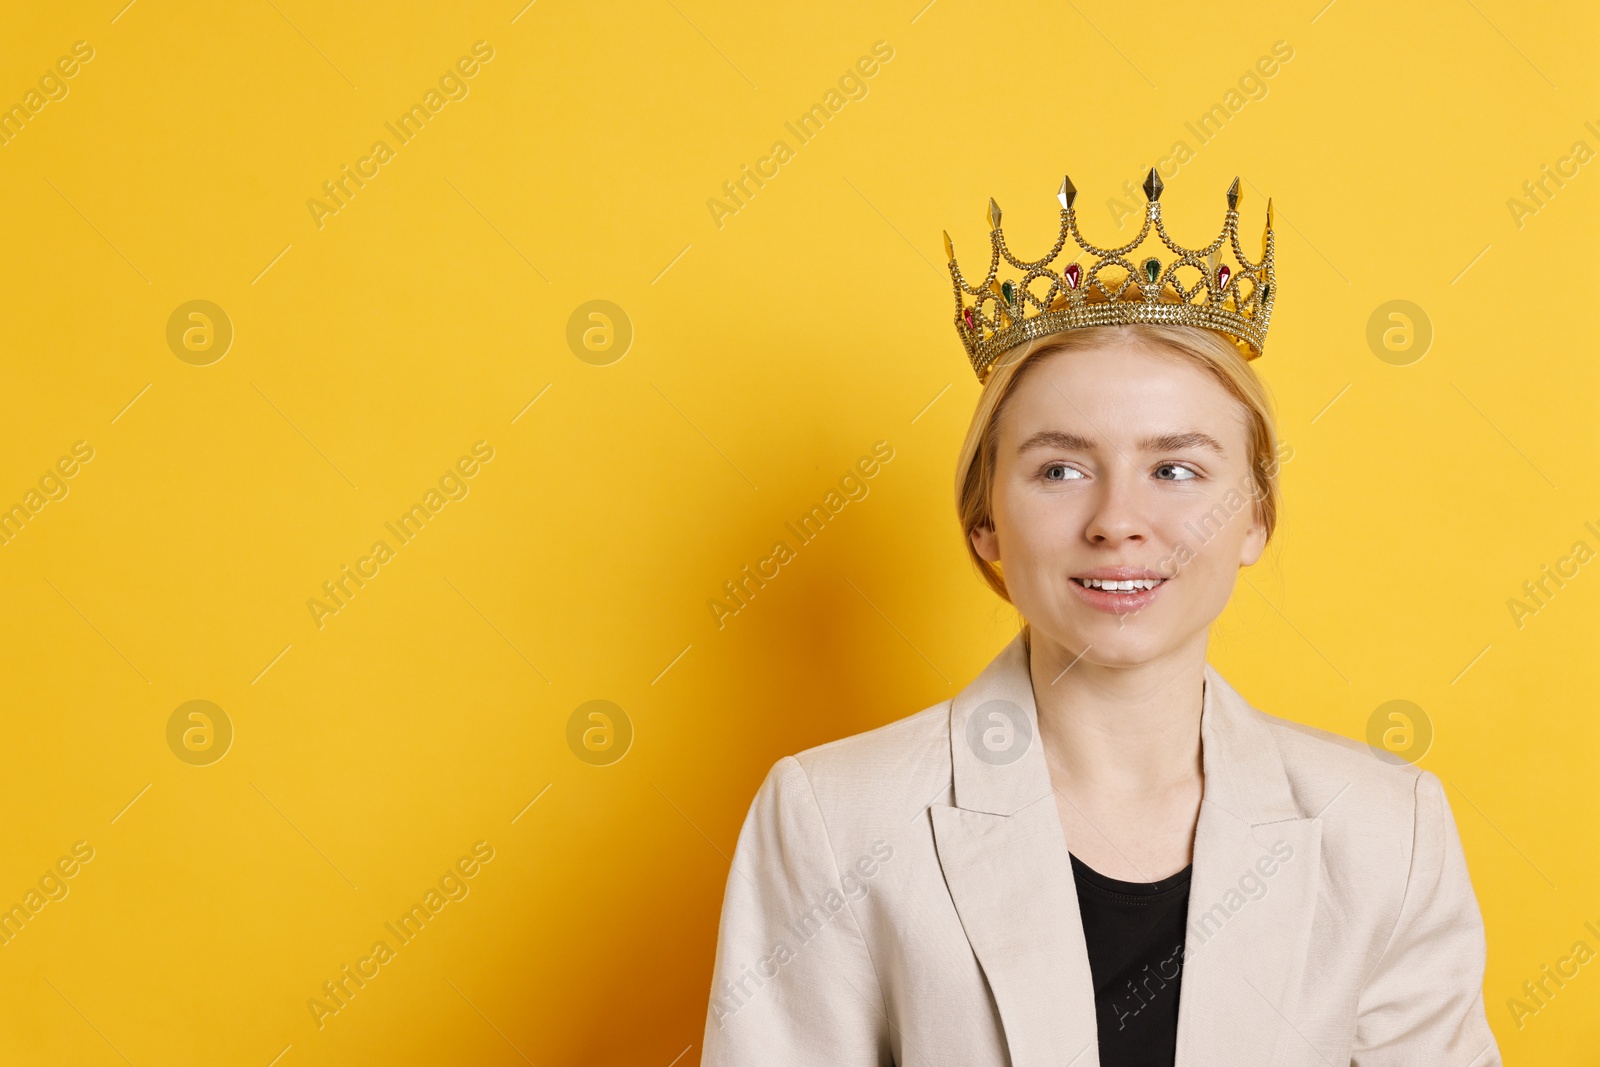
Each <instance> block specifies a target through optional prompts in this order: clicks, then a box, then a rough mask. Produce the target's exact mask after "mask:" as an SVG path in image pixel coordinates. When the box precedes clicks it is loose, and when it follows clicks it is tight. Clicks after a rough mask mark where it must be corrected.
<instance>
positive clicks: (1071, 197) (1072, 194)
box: [1056, 174, 1078, 211]
mask: <svg viewBox="0 0 1600 1067" xmlns="http://www.w3.org/2000/svg"><path fill="white" fill-rule="evenodd" d="M1056 199H1057V200H1059V201H1061V207H1062V209H1063V210H1065V211H1071V210H1072V205H1073V203H1074V202H1075V201H1076V200H1077V199H1078V187H1077V186H1076V185H1073V184H1072V179H1071V178H1070V177H1068V176H1067V175H1065V174H1063V175H1062V176H1061V188H1060V189H1059V190H1057V191H1056Z"/></svg>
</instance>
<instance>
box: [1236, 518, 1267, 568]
mask: <svg viewBox="0 0 1600 1067" xmlns="http://www.w3.org/2000/svg"><path fill="white" fill-rule="evenodd" d="M1266 548H1267V526H1266V523H1264V522H1262V521H1261V509H1260V508H1255V509H1253V514H1252V516H1251V519H1250V526H1249V528H1248V529H1246V530H1245V532H1244V540H1243V541H1241V542H1240V543H1239V566H1241V567H1250V566H1254V564H1255V562H1256V561H1257V560H1258V559H1260V558H1261V553H1263V552H1265V551H1266Z"/></svg>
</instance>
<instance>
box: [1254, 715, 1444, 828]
mask: <svg viewBox="0 0 1600 1067" xmlns="http://www.w3.org/2000/svg"><path fill="white" fill-rule="evenodd" d="M1252 711H1254V712H1255V715H1256V716H1257V720H1258V721H1259V722H1261V723H1262V724H1263V725H1265V726H1266V727H1267V729H1268V731H1269V732H1270V733H1271V734H1272V737H1273V739H1274V740H1275V741H1276V742H1277V745H1278V753H1279V755H1280V756H1282V758H1283V769H1284V772H1285V773H1286V774H1287V775H1288V776H1289V780H1290V783H1291V785H1292V786H1293V785H1296V784H1298V783H1306V784H1312V783H1317V784H1320V783H1322V782H1325V781H1332V780H1338V781H1339V782H1340V783H1341V784H1343V783H1350V784H1351V785H1352V786H1353V787H1358V788H1360V789H1361V790H1362V791H1363V792H1373V793H1376V794H1380V795H1383V796H1387V797H1391V798H1392V799H1393V800H1395V801H1403V802H1404V803H1405V804H1406V805H1407V806H1409V805H1410V803H1411V799H1410V798H1411V797H1412V795H1413V794H1414V793H1415V791H1416V788H1417V778H1418V777H1419V776H1420V775H1421V774H1422V773H1423V772H1422V770H1421V769H1420V768H1418V767H1416V766H1414V765H1412V764H1411V763H1408V762H1406V761H1405V760H1403V759H1401V758H1400V757H1398V756H1394V755H1391V754H1389V753H1386V752H1380V751H1379V750H1377V749H1375V748H1373V747H1372V746H1371V745H1369V744H1367V743H1366V742H1364V741H1357V740H1355V739H1354V738H1350V737H1345V736H1344V735H1343V734H1336V733H1333V732H1332V731H1330V730H1322V729H1318V728H1317V727H1315V726H1307V725H1306V724H1305V723H1301V722H1295V721H1294V720H1292V719H1285V718H1281V717H1279V716H1277V715H1272V714H1269V713H1268V712H1265V711H1260V710H1257V709H1252Z"/></svg>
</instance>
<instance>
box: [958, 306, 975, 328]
mask: <svg viewBox="0 0 1600 1067" xmlns="http://www.w3.org/2000/svg"><path fill="white" fill-rule="evenodd" d="M961 321H962V322H965V323H966V324H967V329H969V330H971V331H972V332H973V333H977V332H978V327H977V326H976V325H975V324H974V323H973V321H972V309H971V308H962V309H961Z"/></svg>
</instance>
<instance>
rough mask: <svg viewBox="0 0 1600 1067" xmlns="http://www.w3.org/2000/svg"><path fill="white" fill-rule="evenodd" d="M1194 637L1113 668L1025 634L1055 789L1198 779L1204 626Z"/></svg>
mask: <svg viewBox="0 0 1600 1067" xmlns="http://www.w3.org/2000/svg"><path fill="white" fill-rule="evenodd" d="M1197 638H1198V639H1197V640H1195V641H1192V642H1190V643H1188V644H1186V645H1184V646H1181V647H1180V648H1178V649H1175V650H1173V652H1172V653H1170V654H1168V655H1166V656H1163V657H1162V658H1160V659H1158V660H1152V661H1150V662H1147V663H1142V664H1139V665H1137V666H1132V667H1117V666H1106V665H1103V664H1097V663H1094V662H1092V661H1091V660H1092V657H1091V656H1080V655H1079V653H1078V652H1077V651H1076V650H1071V649H1067V648H1064V647H1062V646H1060V645H1057V644H1055V643H1054V642H1051V641H1049V640H1048V639H1044V638H1041V635H1039V634H1038V633H1037V632H1035V633H1034V634H1033V635H1032V640H1031V648H1030V654H1029V673H1030V674H1031V675H1032V680H1033V693H1034V700H1035V703H1036V705H1037V708H1038V714H1039V734H1040V740H1041V742H1042V743H1043V745H1044V749H1045V757H1046V759H1047V761H1048V762H1049V764H1050V769H1051V777H1052V779H1053V780H1054V781H1055V782H1056V786H1057V788H1058V789H1060V788H1069V789H1070V791H1071V792H1074V793H1077V792H1080V791H1086V790H1092V791H1093V792H1094V793H1096V794H1098V795H1100V796H1106V795H1107V794H1110V795H1112V796H1125V797H1133V798H1137V797H1139V796H1141V795H1144V796H1148V795H1149V794H1150V793H1152V792H1157V791H1163V790H1168V789H1172V788H1181V787H1182V786H1184V785H1185V784H1189V783H1193V782H1195V781H1197V780H1199V779H1201V777H1202V772H1201V753H1200V711H1201V700H1202V695H1203V692H1204V685H1205V662H1206V661H1205V653H1206V634H1205V632H1204V631H1202V632H1201V633H1200V634H1198V635H1197Z"/></svg>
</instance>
